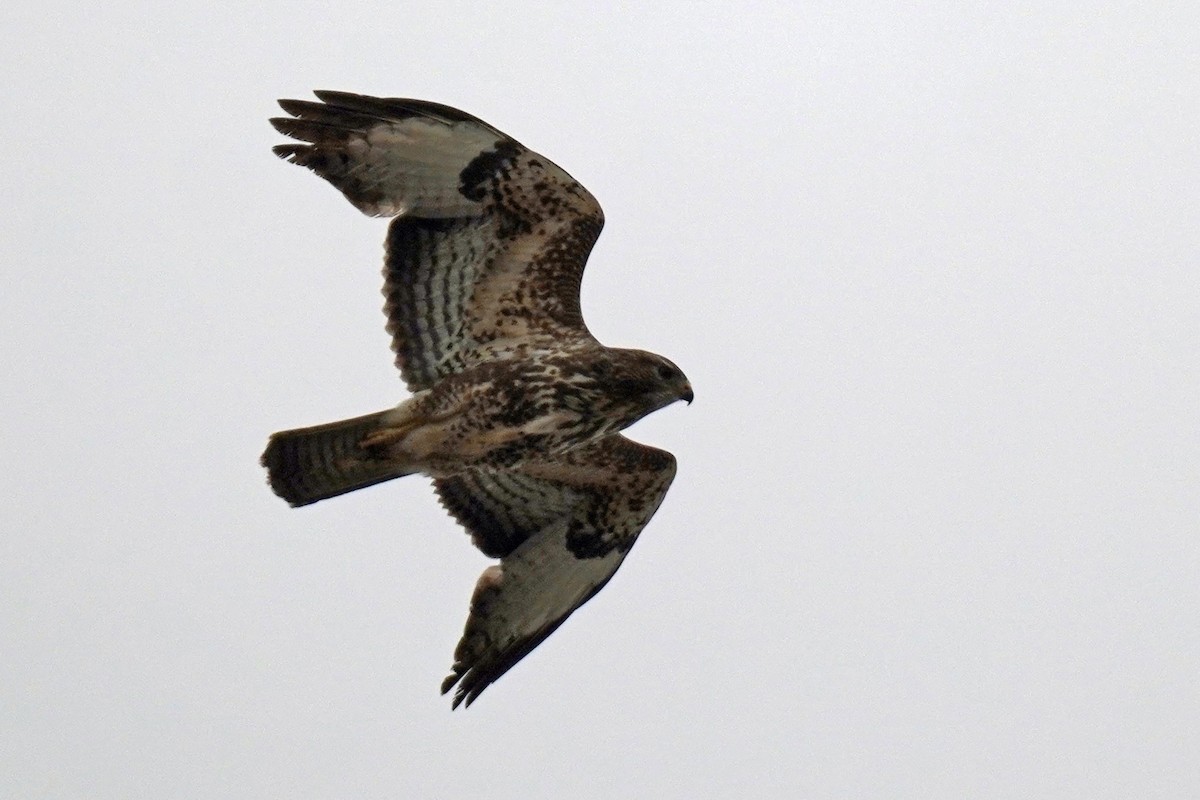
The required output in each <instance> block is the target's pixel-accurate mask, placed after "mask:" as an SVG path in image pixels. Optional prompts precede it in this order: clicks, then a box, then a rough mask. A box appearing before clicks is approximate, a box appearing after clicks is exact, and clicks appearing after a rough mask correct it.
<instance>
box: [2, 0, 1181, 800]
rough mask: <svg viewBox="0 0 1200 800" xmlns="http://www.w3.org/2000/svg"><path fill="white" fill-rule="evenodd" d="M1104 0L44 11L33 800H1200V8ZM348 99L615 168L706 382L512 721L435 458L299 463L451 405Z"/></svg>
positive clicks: (28, 196)
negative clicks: (476, 619)
mask: <svg viewBox="0 0 1200 800" xmlns="http://www.w3.org/2000/svg"><path fill="white" fill-rule="evenodd" d="M1046 5H1053V6H1054V9H1055V10H1046V8H1045V7H1044V6H1046ZM1069 5H1070V4H1057V5H1055V4H1008V5H1005V4H1000V5H995V4H992V5H987V6H984V5H983V4H963V3H957V2H955V3H951V2H940V3H928V4H922V5H919V6H898V5H891V4H879V3H851V4H846V3H844V2H837V3H832V2H830V3H804V4H801V3H786V4H785V3H779V4H752V5H748V6H742V5H738V4H721V5H720V6H717V5H708V6H706V5H702V4H690V3H688V4H672V3H661V4H657V5H654V7H653V10H646V9H645V8H643V6H642V5H635V4H624V6H623V7H618V4H613V5H612V6H610V10H607V11H596V10H591V11H585V10H583V8H582V6H580V5H578V4H575V3H562V4H547V5H535V4H528V5H521V4H516V5H514V4H511V3H489V4H483V3H437V4H432V5H431V4H404V3H353V2H346V3H336V4H328V3H312V2H289V3H273V2H267V3H263V4H260V5H259V6H258V8H257V9H256V10H253V11H244V10H243V11H236V12H234V11H230V10H229V9H227V8H221V7H219V6H214V5H213V4H211V3H197V2H182V3H174V4H162V3H149V2H146V3H130V2H126V3H121V2H117V3H115V4H102V3H81V2H76V3H59V2H39V3H36V4H35V3H29V2H21V1H20V0H18V2H17V3H15V4H14V3H9V4H6V5H5V8H4V9H3V10H0V65H2V71H3V74H4V76H5V81H4V83H5V91H4V93H3V94H4V99H3V107H2V108H0V145H2V151H3V152H4V154H5V156H4V160H5V167H4V179H3V183H4V187H5V192H4V194H5V198H6V199H5V201H4V203H3V216H2V217H0V261H2V263H3V264H4V265H5V268H6V270H7V276H8V279H7V280H6V281H5V289H4V291H3V292H2V293H0V295H2V296H0V354H2V362H0V371H2V373H3V379H2V380H0V400H2V404H3V411H4V413H3V415H2V416H0V436H2V440H3V442H4V445H5V446H4V447H3V448H2V450H0V469H2V471H3V473H2V474H3V475H4V476H5V480H6V481H7V484H8V485H7V487H6V490H5V492H4V494H5V496H6V498H7V500H6V502H5V504H4V508H5V510H4V513H3V515H2V516H3V527H4V529H5V530H4V533H3V536H2V538H0V648H2V651H3V655H2V657H0V795H2V796H4V797H13V798H18V797H20V798H25V797H30V798H42V797H45V798H255V799H256V800H261V799H262V798H348V797H355V798H385V797H387V798H390V797H467V796H474V797H481V796H484V797H488V798H495V799H496V800H504V799H505V798H526V799H527V798H550V797H555V798H563V797H569V798H601V797H662V798H696V797H766V798H773V797H804V798H869V797H879V798H922V799H925V798H963V797H971V798H1015V797H1022V798H1024V797H1045V798H1055V799H1056V800H1061V799H1062V798H1087V800H1096V799H1097V798H1131V797H1137V798H1183V797H1195V796H1198V795H1200V684H1198V681H1197V675H1198V674H1200V614H1198V607H1200V580H1198V577H1200V535H1198V534H1200V530H1198V528H1200V524H1198V522H1200V495H1198V493H1197V476H1200V463H1198V462H1200V424H1198V422H1197V420H1198V412H1197V409H1198V407H1200V366H1198V365H1200V269H1198V266H1200V233H1198V231H1197V219H1198V217H1200V155H1198V152H1200V138H1198V131H1200V111H1198V105H1197V102H1198V101H1197V98H1198V97H1200V11H1197V9H1196V6H1195V5H1194V4H1193V3H1182V2H1180V3H1168V2H1159V3H1132V2H1128V3H1120V2H1113V3H1089V4H1078V7H1077V8H1074V9H1072V8H1070V7H1069ZM312 88H330V89H343V90H348V91H356V92H364V93H373V94H382V95H393V96H412V97H420V98H426V99H431V100H437V101H440V102H443V103H449V104H451V105H455V106H459V107H461V108H463V109H465V110H467V111H469V112H471V113H473V114H476V115H478V116H481V117H483V118H484V119H486V120H487V121H489V122H491V123H493V124H494V125H496V126H497V127H499V128H500V129H502V130H504V131H506V132H508V133H510V134H512V135H513V136H514V137H516V138H517V139H519V140H520V141H522V142H524V143H525V144H527V145H529V146H530V147H532V148H534V149H536V150H538V151H540V152H542V153H544V154H545V155H547V156H548V157H549V158H551V159H553V160H554V161H556V162H557V163H559V164H560V165H562V166H563V167H564V168H565V169H567V170H568V171H569V172H571V173H572V174H573V175H574V176H575V177H577V178H578V179H579V180H581V181H582V182H583V183H584V184H585V185H586V186H588V187H589V188H590V189H591V190H592V192H593V193H594V194H595V195H596V196H597V197H598V198H599V199H600V202H601V203H602V204H603V205H604V208H605V211H606V214H607V218H608V225H607V228H606V230H605V233H604V235H603V236H602V237H601V240H600V243H599V245H598V247H597V249H596V251H595V252H594V254H593V258H592V260H591V265H590V267H589V270H588V273H587V276H586V279H585V282H584V287H583V291H584V297H583V303H584V309H585V314H586V316H587V319H588V322H589V324H590V326H591V327H592V330H593V331H594V332H595V333H596V335H597V336H598V337H599V338H601V340H603V341H605V342H606V343H609V344H613V345H628V346H638V347H644V348H647V349H651V350H654V351H657V352H660V353H663V354H664V355H667V356H668V357H670V358H672V359H673V360H675V361H676V362H677V363H678V364H680V365H681V366H682V367H683V369H684V370H685V371H686V372H687V373H688V374H689V376H690V377H691V379H692V382H693V384H694V385H695V389H696V398H697V399H696V402H695V404H693V405H692V406H691V407H690V408H689V407H684V406H674V407H672V408H670V409H668V410H666V411H664V412H661V413H659V414H656V415H654V416H653V417H652V418H650V419H647V420H645V421H644V422H643V423H640V424H639V425H638V426H636V428H635V429H634V430H633V431H632V434H633V436H634V437H635V438H638V439H640V440H642V441H645V442H647V443H652V444H654V445H657V446H661V447H665V448H668V449H670V450H672V451H673V452H674V453H676V455H677V456H678V458H679V464H680V469H679V476H678V478H677V480H676V482H675V485H674V487H673V489H672V490H671V493H670V494H669V495H668V497H667V500H666V502H665V503H664V505H663V507H662V509H661V511H660V512H659V514H658V515H657V517H656V518H655V519H654V520H653V522H652V523H651V524H650V526H649V527H648V528H647V530H646V532H645V534H644V535H643V537H642V538H641V540H640V541H639V543H638V545H637V547H636V548H635V549H634V550H633V552H632V555H631V557H630V559H629V560H628V561H627V562H626V564H625V566H624V567H623V568H622V570H621V572H620V573H619V574H618V575H617V577H616V578H615V579H614V581H613V582H612V583H611V584H610V586H609V588H608V589H606V590H605V591H604V592H603V593H601V595H600V596H599V597H598V598H597V599H596V600H595V601H593V602H592V603H591V604H589V605H588V606H587V607H586V608H585V609H583V610H582V611H581V612H580V613H578V614H577V615H576V616H575V617H573V618H572V619H571V620H570V621H569V622H568V623H567V624H566V625H565V626H564V627H563V628H562V629H561V630H560V631H559V632H558V633H556V634H555V635H554V636H553V637H551V638H550V639H549V640H548V641H547V642H546V643H545V644H544V645H542V647H541V648H539V649H538V650H537V651H536V652H535V653H534V654H533V655H531V656H530V657H528V658H527V659H526V660H525V661H524V662H523V663H522V664H520V665H519V666H518V667H517V668H516V669H514V670H513V671H512V672H511V673H509V674H508V675H507V676H505V677H504V678H503V679H502V680H501V681H499V682H498V683H497V684H495V685H494V686H492V687H491V688H490V689H489V690H488V692H487V693H486V694H484V695H483V697H482V698H481V699H480V700H479V702H478V703H476V704H475V705H474V706H473V707H472V708H471V709H470V710H469V711H468V712H466V713H463V712H462V711H459V712H455V713H451V712H450V707H449V702H448V700H447V699H446V698H444V697H441V696H439V695H438V693H437V688H438V684H439V682H440V680H441V679H442V677H443V676H444V675H445V674H446V671H447V669H448V668H449V666H450V663H451V658H452V651H453V648H454V645H455V643H456V641H457V639H458V637H459V634H460V632H461V629H462V624H463V620H464V618H465V613H466V606H467V600H468V598H469V595H470V591H471V587H472V585H473V583H474V581H475V578H476V577H477V575H478V573H479V571H480V570H481V569H482V568H483V567H484V566H485V565H486V563H487V560H486V559H485V558H484V557H483V556H482V555H480V554H479V553H477V552H475V551H474V550H473V549H472V548H471V546H470V542H469V539H468V538H467V536H466V535H465V534H464V533H463V532H462V531H461V529H459V528H458V527H457V526H456V525H455V524H454V523H453V522H452V521H451V520H450V519H449V517H447V516H446V515H445V514H444V512H442V510H441V509H440V507H439V506H438V504H437V502H436V500H435V498H434V495H433V493H432V491H431V489H430V487H429V486H428V482H427V481H424V480H422V479H415V478H414V479H409V480H405V481H400V482H395V483H392V484H389V485H385V486H382V487H379V488H375V489H372V490H368V491H365V492H361V493H357V494H355V495H351V496H347V497H344V498H339V499H337V500H333V501H330V502H328V503H322V504H319V505H317V506H314V507H311V508H309V509H304V510H298V511H294V510H290V509H288V508H287V507H286V506H285V505H284V503H283V502H281V501H280V500H278V499H277V498H275V497H274V496H272V494H271V493H270V491H269V490H268V489H267V487H266V485H265V483H264V477H263V474H262V472H261V470H260V469H259V467H258V465H257V458H258V455H259V453H260V452H261V449H262V447H263V445H264V444H265V441H266V436H267V435H268V434H269V433H270V432H271V431H274V430H279V429H282V428H288V427H294V426H298V425H306V424H314V423H318V422H324V421H328V420H332V419H335V418H339V417H345V416H350V415H355V414H360V413H365V412H368V411H374V410H377V409H380V408H383V407H386V406H388V405H391V404H393V403H395V402H398V401H399V400H400V399H401V398H402V397H403V396H404V395H403V390H402V386H401V384H400V382H399V380H398V377H397V375H396V374H395V373H394V371H393V369H392V367H391V356H390V353H389V352H388V340H387V336H386V334H385V333H384V331H383V317H382V314H381V313H380V306H381V302H382V301H381V298H380V295H379V288H380V278H379V266H380V261H381V253H382V251H381V243H382V238H383V233H384V228H385V223H384V222H383V221H379V220H371V219H368V218H366V217H363V216H361V215H359V214H358V213H357V212H356V211H354V209H353V208H352V207H351V206H350V205H349V204H348V203H346V202H345V201H344V200H343V199H342V198H341V197H340V196H339V195H338V194H337V193H336V192H335V191H334V190H332V189H331V188H330V187H328V186H327V185H325V184H324V183H323V182H322V181H320V180H319V179H317V178H316V177H315V176H313V175H311V174H308V173H306V172H305V171H303V170H300V169H297V168H296V167H293V166H290V165H288V164H285V163H283V162H281V161H279V160H278V159H276V158H275V157H274V156H272V154H271V152H270V149H269V148H270V146H271V145H272V144H276V143H278V142H279V141H281V139H280V137H279V136H278V135H277V134H275V132H274V131H273V130H272V129H271V128H270V127H269V126H268V124H267V122H266V119H267V117H269V116H272V115H274V114H276V113H277V110H276V107H275V105H274V99H275V98H277V97H307V96H308V93H309V90H310V89H312Z"/></svg>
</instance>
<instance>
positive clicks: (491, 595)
mask: <svg viewBox="0 0 1200 800" xmlns="http://www.w3.org/2000/svg"><path fill="white" fill-rule="evenodd" d="M674 477H675V457H674V456H672V455H671V454H670V453H668V452H665V451H663V450H657V449H655V448H653V447H647V446H645V445H642V444H638V443H637V442H633V441H631V440H629V439H626V438H625V437H624V436H620V435H614V436H610V437H607V438H605V439H601V440H599V441H597V442H594V443H592V444H590V445H585V446H583V447H579V448H576V449H574V450H571V451H569V452H568V453H566V454H565V455H563V456H561V457H557V458H555V459H552V460H545V461H538V462H526V464H525V465H523V466H522V467H521V469H520V470H519V471H517V472H511V473H510V472H505V473H482V472H481V473H470V474H464V475H456V476H454V477H450V478H440V479H438V480H437V481H435V485H436V486H437V490H438V494H439V495H440V496H441V499H442V502H443V504H444V505H445V506H446V508H447V509H449V510H450V512H451V513H452V514H453V515H454V516H455V518H457V519H458V521H459V522H461V523H462V524H463V526H464V527H466V528H467V530H468V531H469V532H470V533H471V536H472V538H473V539H474V540H475V543H476V544H477V545H478V546H479V547H480V549H482V550H483V551H484V552H485V553H487V554H489V555H493V556H500V557H501V560H500V563H499V564H496V565H493V566H491V567H488V568H487V569H486V570H484V572H483V574H482V575H481V576H480V578H479V582H478V583H477V584H476V585H475V592H474V595H473V596H472V597H471V612H470V616H469V617H468V619H467V625H466V630H465V631H464V632H463V637H462V639H461V640H460V641H459V643H458V647H457V649H456V650H455V653H454V667H453V669H452V671H451V673H450V675H448V676H447V677H446V680H445V681H444V682H443V683H442V693H443V694H445V693H446V692H448V691H450V689H452V688H454V687H455V685H457V687H458V688H457V689H456V690H455V692H454V707H455V708H457V707H458V706H459V704H460V703H463V702H466V704H467V705H468V706H469V705H470V704H471V703H472V702H473V701H474V700H475V698H477V697H478V696H479V695H480V693H482V692H483V690H484V689H486V688H487V687H488V686H489V685H490V684H491V683H492V682H493V681H495V680H496V679H497V678H499V677H500V676H501V675H503V674H504V673H505V672H507V671H508V670H509V669H511V668H512V667H513V665H515V664H516V663H517V662H518V661H520V660H521V659H522V658H524V657H525V656H526V655H527V654H528V653H530V652H531V651H532V650H533V649H534V648H535V647H537V646H538V645H539V644H540V643H541V642H542V641H543V640H544V639H545V638H546V637H547V636H549V635H550V634H551V633H553V632H554V630H555V629H556V628H558V626H559V625H561V624H562V623H563V621H564V620H566V618H567V617H569V616H570V615H571V614H572V613H573V612H574V611H575V609H577V608H579V607H580V606H581V605H583V604H584V603H586V602H587V601H588V600H590V599H591V598H592V597H594V596H595V595H596V593H597V592H599V591H600V590H601V589H602V588H603V587H604V585H605V584H606V583H608V581H609V579H610V578H612V576H613V574H614V573H615V572H616V571H617V568H618V567H619V566H620V565H621V562H622V561H623V560H624V558H625V554H626V553H627V552H628V551H629V548H630V547H632V546H633V543H634V541H635V540H636V539H637V536H638V534H639V533H641V530H642V528H644V527H645V526H646V523H647V522H649V521H650V518H651V517H652V516H654V512H655V511H657V510H658V506H659V504H660V503H662V500H663V497H665V496H666V493H667V488H668V487H669V486H670V485H671V480H672V479H673V478H674Z"/></svg>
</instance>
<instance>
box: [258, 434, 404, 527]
mask: <svg viewBox="0 0 1200 800" xmlns="http://www.w3.org/2000/svg"><path fill="white" fill-rule="evenodd" d="M386 413H387V412H386V411H381V412H378V413H375V414H367V415H366V416H363V417H355V418H354V419H345V420H341V421H340V422H331V423H329V424H327V425H316V426H314V427H311V428H297V429H295V430H290V431H280V432H279V433H275V434H272V435H271V440H270V442H268V444H267V449H266V450H265V451H264V452H263V454H262V459H261V462H262V465H263V466H264V467H266V468H267V479H268V481H269V482H270V484H271V489H272V490H274V492H275V494H277V495H279V496H280V497H282V498H283V499H284V500H287V501H288V503H290V504H291V505H293V506H304V505H308V504H309V503H315V502H317V501H318V500H325V499H327V498H330V497H337V496H338V495H339V494H345V493H346V492H352V491H354V490H355V489H363V488H365V487H367V486H372V485H374V484H376V483H382V482H383V481H390V480H392V479H393V478H400V477H403V476H405V475H410V474H412V473H413V472H414V470H413V469H411V468H406V467H405V466H404V465H401V464H398V463H397V462H396V461H395V460H392V459H388V458H385V457H381V455H380V453H379V452H378V451H373V450H371V449H368V448H364V447H362V441H363V439H364V438H365V437H366V436H368V435H369V434H371V433H373V432H375V431H376V430H378V428H379V424H380V421H381V419H382V417H383V416H384V415H385V414H386Z"/></svg>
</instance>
